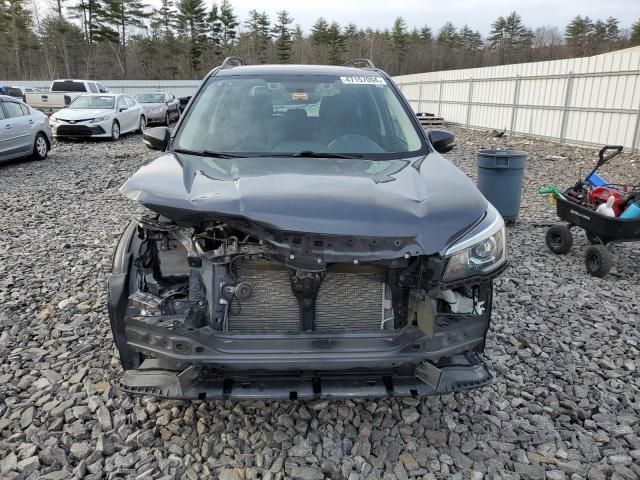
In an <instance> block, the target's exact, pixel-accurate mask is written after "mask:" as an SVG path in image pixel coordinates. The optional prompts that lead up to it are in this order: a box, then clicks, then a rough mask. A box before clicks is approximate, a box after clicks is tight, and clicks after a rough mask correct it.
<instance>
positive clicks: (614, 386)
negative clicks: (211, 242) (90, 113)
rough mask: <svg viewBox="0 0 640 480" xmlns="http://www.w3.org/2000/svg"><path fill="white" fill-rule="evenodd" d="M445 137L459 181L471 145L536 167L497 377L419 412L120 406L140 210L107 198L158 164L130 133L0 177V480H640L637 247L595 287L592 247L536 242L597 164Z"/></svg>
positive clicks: (133, 402) (6, 167) (537, 146)
mask: <svg viewBox="0 0 640 480" xmlns="http://www.w3.org/2000/svg"><path fill="white" fill-rule="evenodd" d="M456 134H457V135H458V144H459V146H458V148H456V149H455V150H454V151H453V152H452V153H451V154H450V155H449V157H450V158H451V159H452V160H453V161H454V162H455V163H456V164H458V165H459V166H460V167H461V168H463V169H464V170H465V171H466V172H467V173H469V174H470V175H473V174H474V157H473V154H474V152H475V151H476V150H477V149H478V148H481V147H492V146H506V145H509V146H512V147H515V148H519V149H524V150H526V151H528V152H530V154H531V156H530V163H529V168H528V170H527V174H526V188H525V192H524V199H523V205H522V216H521V219H520V221H519V222H518V223H517V224H516V225H515V226H513V227H510V228H509V245H510V255H511V266H510V267H509V268H508V270H507V271H506V273H505V274H504V276H503V277H501V279H500V280H499V281H498V282H497V292H496V297H495V298H496V302H495V303H496V305H495V313H494V319H493V327H492V331H491V332H490V335H489V341H488V347H487V352H486V356H487V358H488V359H489V361H490V362H491V364H492V366H493V370H494V372H495V375H496V379H495V382H494V383H493V384H492V385H491V386H488V387H485V388H482V389H479V390H475V391H471V392H468V393H464V394H456V395H446V396H443V397H433V398H423V399H417V398H408V399H401V400H400V399H398V400H396V399H380V400H375V401H372V400H368V401H358V400H343V401H318V402H301V401H292V402H262V401H256V402H241V403H231V402H224V401H219V402H213V401H208V402H193V403H185V402H176V401H161V400H156V399H153V398H150V397H129V396H126V395H123V394H121V393H119V392H118V391H117V390H116V388H115V387H114V386H113V385H114V380H115V379H116V378H117V377H118V375H119V374H120V366H119V362H118V360H117V358H116V357H114V348H113V346H112V341H111V333H110V330H109V319H108V315H107V307H106V294H105V285H106V278H107V275H108V273H109V269H110V261H111V256H112V252H113V249H114V246H115V244H116V241H117V238H118V236H119V234H120V231H121V230H122V228H123V227H124V225H125V224H126V222H127V220H128V218H129V216H130V214H131V213H132V212H133V211H134V208H135V207H134V206H133V205H132V204H131V203H129V202H128V201H126V199H125V198H124V197H123V196H121V195H120V194H119V193H118V191H117V188H118V186H119V185H120V184H121V183H122V181H123V180H124V179H125V178H126V177H127V175H129V174H130V173H132V172H133V171H135V169H136V168H137V167H139V166H140V165H142V164H144V163H145V162H146V161H148V160H149V159H151V158H153V156H154V154H153V153H152V152H150V151H148V150H146V149H145V148H144V147H143V146H142V144H141V141H140V137H139V136H138V135H135V136H128V137H126V138H124V139H122V140H121V141H120V142H118V143H115V144H113V143H104V142H95V143H92V142H88V143H63V144H56V145H55V149H54V151H53V153H52V154H51V157H50V158H49V159H48V160H47V161H45V162H43V163H37V162H32V161H26V162H12V163H9V164H3V165H0V208H1V209H2V215H1V216H0V232H2V235H0V355H1V356H2V358H3V361H2V364H1V365H0V478H30V479H36V478H38V479H64V478H73V477H77V478H94V479H98V478H138V479H143V478H154V479H157V478H163V479H173V478H188V479H197V478H217V477H219V478H222V479H225V480H230V479H238V480H242V479H247V480H249V479H254V478H263V479H278V478H283V477H287V478H295V479H308V480H314V479H322V478H323V477H330V478H333V479H338V478H345V479H347V478H348V479H359V478H375V479H377V478H389V479H390V478H399V479H407V478H424V479H434V478H447V479H448V478H452V479H468V478H470V479H474V480H475V479H481V478H489V479H498V478H504V479H518V478H521V479H544V478H547V479H551V480H561V479H582V478H588V479H593V480H596V479H604V478H611V479H616V480H618V479H619V480H623V479H624V480H631V479H637V478H640V421H639V419H638V417H639V416H640V380H639V375H638V370H639V369H640V356H639V351H640V346H639V342H640V333H639V329H638V321H639V317H640V315H639V313H638V310H639V305H638V302H639V301H638V298H640V286H639V283H640V282H638V280H639V279H640V267H639V266H638V258H640V247H638V246H637V245H633V244H628V245H626V246H622V247H620V248H619V249H618V252H619V254H620V255H619V258H618V265H617V267H616V268H614V270H613V271H612V273H611V274H610V275H609V276H608V277H607V278H606V279H604V280H600V279H596V278H591V277H588V276H587V275H586V273H585V269H584V265H583V259H582V255H583V253H584V250H585V249H586V247H587V242H586V239H585V238H584V235H582V234H579V235H578V236H577V238H576V242H575V244H574V250H573V252H572V253H570V254H568V255H565V256H553V255H552V254H551V253H549V252H548V250H547V249H546V247H545V245H544V234H545V231H546V228H547V226H549V225H551V224H553V223H554V222H555V215H554V211H553V208H552V207H551V206H550V205H549V204H548V202H547V200H546V199H545V198H543V197H540V196H538V195H536V193H535V191H536V189H537V188H538V187H540V186H542V185H547V184H552V185H556V186H559V187H564V186H567V185H569V184H571V183H573V182H574V181H575V180H577V179H578V178H579V176H580V174H581V173H583V172H585V171H586V170H587V169H588V168H589V167H590V166H591V165H592V163H593V162H594V160H595V153H596V152H595V151H593V150H589V149H580V148H576V147H569V146H559V145H556V144H551V143H544V142H539V141H533V140H529V139H510V138H502V139H493V138H491V136H490V135H489V134H487V133H485V132H470V131H463V130H456ZM558 155H560V156H562V158H558V157H550V156H558ZM634 160H635V161H634ZM613 163H614V164H613V165H611V167H607V169H606V172H607V176H608V178H617V179H620V180H627V181H633V180H636V181H637V180H638V179H640V158H638V157H636V158H635V159H634V158H633V157H632V156H631V155H628V154H625V155H624V156H623V157H621V158H619V159H616V160H614V162H613Z"/></svg>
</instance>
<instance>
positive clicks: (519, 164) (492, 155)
mask: <svg viewBox="0 0 640 480" xmlns="http://www.w3.org/2000/svg"><path fill="white" fill-rule="evenodd" d="M527 157H528V155H527V153H526V152H521V151H518V150H493V149H485V150H478V153H477V155H476V159H477V162H478V189H479V190H480V192H482V194H483V195H484V196H485V198H486V199H487V200H489V202H491V203H492V204H493V206H494V207H496V209H497V210H498V211H499V212H500V215H502V218H504V219H505V221H507V222H511V223H512V222H515V221H516V219H517V218H518V213H519V212H520V201H521V199H522V182H523V180H524V169H525V168H526V167H527Z"/></svg>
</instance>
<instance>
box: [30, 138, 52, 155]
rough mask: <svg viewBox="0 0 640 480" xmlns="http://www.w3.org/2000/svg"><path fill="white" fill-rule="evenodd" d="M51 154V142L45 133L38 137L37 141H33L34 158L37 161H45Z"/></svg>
mask: <svg viewBox="0 0 640 480" xmlns="http://www.w3.org/2000/svg"><path fill="white" fill-rule="evenodd" d="M48 153H49V141H48V140H47V137H46V136H45V134H44V133H39V134H37V135H36V139H35V140H34V141H33V158H35V159H36V160H44V159H45V158H47V154H48Z"/></svg>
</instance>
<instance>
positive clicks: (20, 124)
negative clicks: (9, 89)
mask: <svg viewBox="0 0 640 480" xmlns="http://www.w3.org/2000/svg"><path fill="white" fill-rule="evenodd" d="M2 107H3V110H4V116H5V117H6V118H5V120H4V121H3V123H4V125H3V127H2V130H3V132H4V134H5V135H4V139H5V140H4V142H6V143H5V147H6V148H5V154H6V155H9V156H15V155H19V154H24V153H29V152H30V151H31V149H32V148H33V142H32V141H31V124H30V123H29V120H30V117H29V116H27V115H25V112H24V110H23V109H22V106H21V105H20V104H19V103H18V102H12V101H11V100H3V101H2Z"/></svg>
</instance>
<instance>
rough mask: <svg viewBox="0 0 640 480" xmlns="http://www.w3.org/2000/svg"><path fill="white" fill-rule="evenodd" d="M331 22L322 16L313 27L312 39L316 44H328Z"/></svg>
mask: <svg viewBox="0 0 640 480" xmlns="http://www.w3.org/2000/svg"><path fill="white" fill-rule="evenodd" d="M328 30H329V23H328V22H327V21H326V20H325V19H324V18H323V17H320V18H318V19H317V20H316V22H315V23H314V24H313V26H312V27H311V41H312V42H313V43H314V44H316V45H326V44H327V43H328V40H329V36H328V33H327V32H328Z"/></svg>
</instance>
